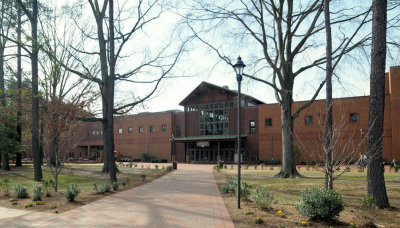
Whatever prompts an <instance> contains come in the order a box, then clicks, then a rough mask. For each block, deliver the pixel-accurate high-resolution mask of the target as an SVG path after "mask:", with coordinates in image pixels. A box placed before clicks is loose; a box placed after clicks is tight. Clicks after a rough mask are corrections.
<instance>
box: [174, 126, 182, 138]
mask: <svg viewBox="0 0 400 228" xmlns="http://www.w3.org/2000/svg"><path fill="white" fill-rule="evenodd" d="M175 131H176V132H175V136H176V137H181V125H176V129H175Z"/></svg>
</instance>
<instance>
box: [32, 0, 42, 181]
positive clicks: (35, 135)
mask: <svg viewBox="0 0 400 228" xmlns="http://www.w3.org/2000/svg"><path fill="white" fill-rule="evenodd" d="M37 24H38V3H37V0H33V1H32V20H31V27H32V55H31V62H32V63H31V64H32V127H31V129H32V155H33V171H34V178H33V179H34V180H35V181H41V180H42V164H41V154H40V150H39V93H38V78H39V72H38V56H39V47H38V44H37V38H38V36H37Z"/></svg>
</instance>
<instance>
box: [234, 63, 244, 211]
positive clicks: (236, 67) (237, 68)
mask: <svg viewBox="0 0 400 228" xmlns="http://www.w3.org/2000/svg"><path fill="white" fill-rule="evenodd" d="M245 66H246V65H244V63H243V61H242V58H240V56H239V57H238V59H237V62H236V64H235V65H233V69H234V70H235V72H236V80H237V82H238V193H237V194H238V195H237V197H238V209H240V185H241V184H240V183H241V182H240V160H241V154H240V151H241V148H240V126H241V124H240V121H241V119H240V106H241V99H240V83H241V82H242V75H243V69H244V67H245Z"/></svg>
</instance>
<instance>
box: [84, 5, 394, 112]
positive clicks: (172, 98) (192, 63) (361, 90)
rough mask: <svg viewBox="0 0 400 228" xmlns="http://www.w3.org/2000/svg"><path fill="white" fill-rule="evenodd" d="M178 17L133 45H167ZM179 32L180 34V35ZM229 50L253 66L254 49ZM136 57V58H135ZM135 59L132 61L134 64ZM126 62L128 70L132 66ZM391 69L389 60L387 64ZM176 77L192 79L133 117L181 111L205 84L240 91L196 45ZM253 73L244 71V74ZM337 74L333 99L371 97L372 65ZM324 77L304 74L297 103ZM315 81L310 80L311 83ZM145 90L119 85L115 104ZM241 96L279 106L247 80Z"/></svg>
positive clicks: (168, 84)
mask: <svg viewBox="0 0 400 228" xmlns="http://www.w3.org/2000/svg"><path fill="white" fill-rule="evenodd" d="M84 16H87V17H88V18H90V19H92V20H93V15H92V13H91V11H87V13H86V14H85V15H84ZM177 20H178V17H177V16H176V15H174V14H172V13H166V14H164V15H163V16H162V17H161V18H160V19H158V20H156V21H153V22H152V23H151V24H150V25H149V26H148V27H145V28H144V30H143V32H144V33H143V35H142V36H141V37H138V38H136V39H135V40H134V42H133V43H132V45H133V46H139V47H141V48H148V50H152V48H154V47H156V46H159V45H161V44H162V43H165V42H166V40H167V39H168V37H169V34H170V31H172V30H173V28H174V26H175V23H176V22H177ZM178 32H179V31H178ZM228 49H230V50H225V51H226V52H229V53H227V55H228V56H231V61H232V62H236V58H237V57H238V56H239V55H241V57H242V60H243V61H244V63H245V64H248V65H251V59H252V57H253V53H252V52H253V49H252V47H248V46H246V45H231V46H229V47H228ZM324 51H325V50H324V48H322V49H318V50H316V51H314V53H309V54H310V55H323V53H324ZM136 57H137V56H136ZM134 60H135V56H133V57H132V60H129V61H132V62H134ZM129 61H127V62H125V63H124V64H125V66H127V65H128V67H129V64H130V63H131V62H129ZM390 65H391V62H390V60H388V63H387V67H386V68H387V70H388V68H389V67H388V66H390ZM175 69H176V71H175V72H176V73H177V74H179V75H185V76H190V77H181V78H173V79H165V80H163V82H162V83H161V86H160V89H159V90H158V91H157V92H156V95H155V96H153V98H151V99H150V100H149V101H147V102H146V103H145V104H144V106H138V107H136V108H135V109H134V110H133V111H132V112H131V113H139V112H157V111H165V110H171V109H181V110H182V107H181V106H179V103H180V102H181V101H182V100H183V99H184V98H185V97H186V96H187V95H189V93H190V92H191V91H192V90H194V89H195V88H196V87H197V86H198V85H199V84H200V83H201V82H202V81H207V82H209V83H212V84H215V85H218V86H224V85H227V86H228V87H229V88H230V89H232V90H237V82H236V77H235V73H234V71H233V69H232V68H231V67H230V66H229V65H227V64H226V63H225V62H223V61H221V60H220V59H219V57H218V56H217V55H216V54H215V53H214V52H213V51H211V50H210V49H208V48H207V47H206V46H205V45H203V44H201V43H199V42H197V43H196V42H195V43H192V44H191V46H190V48H189V49H188V52H187V53H186V54H185V55H184V56H182V59H181V61H180V62H179V64H178V65H177V66H176V67H175ZM246 70H250V69H249V68H245V69H244V71H245V72H246ZM335 73H336V74H337V75H338V76H339V78H340V83H338V80H336V79H334V82H333V83H334V90H333V93H334V94H333V96H334V97H343V96H364V95H368V94H369V65H368V63H366V64H365V65H363V66H360V65H358V66H356V65H354V64H353V63H347V62H346V61H342V64H341V65H340V66H339V68H338V69H336V71H335ZM324 76H325V75H324V73H323V72H322V71H320V70H319V71H318V70H309V71H306V72H304V73H303V74H302V75H301V76H300V77H299V78H297V79H296V81H295V88H294V100H295V101H300V100H308V99H310V98H311V97H312V95H313V93H314V91H315V89H316V87H317V86H318V85H319V83H320V79H322V78H323V77H324ZM310 78H311V79H312V80H309V79H310ZM146 91H148V90H146V87H145V86H139V87H134V88H132V87H131V85H130V84H129V83H125V82H122V83H119V84H117V87H116V97H115V102H116V103H118V102H121V101H129V100H130V98H131V97H132V93H134V94H135V95H136V96H137V95H139V96H142V97H143V96H144V95H145V94H146ZM242 92H243V93H245V94H248V95H250V96H253V97H255V98H257V99H259V100H261V101H264V102H266V103H276V100H275V97H274V95H273V90H272V89H271V88H270V87H268V86H267V85H265V84H262V83H259V82H255V81H252V80H249V79H248V78H244V79H243V82H242ZM324 97H325V90H324V89H323V90H322V91H321V92H320V95H319V97H318V98H319V99H323V98H324Z"/></svg>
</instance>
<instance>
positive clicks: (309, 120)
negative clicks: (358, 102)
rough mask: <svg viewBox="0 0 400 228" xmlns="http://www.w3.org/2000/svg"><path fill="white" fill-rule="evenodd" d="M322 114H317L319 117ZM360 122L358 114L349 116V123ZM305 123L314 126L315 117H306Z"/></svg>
mask: <svg viewBox="0 0 400 228" xmlns="http://www.w3.org/2000/svg"><path fill="white" fill-rule="evenodd" d="M319 115H320V114H317V116H318V117H319ZM358 120H359V115H358V113H350V116H349V121H350V123H357V122H358ZM304 123H305V124H306V125H312V124H313V116H305V117H304Z"/></svg>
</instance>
